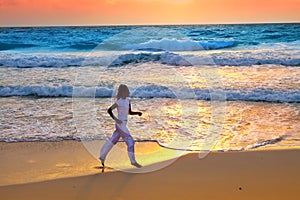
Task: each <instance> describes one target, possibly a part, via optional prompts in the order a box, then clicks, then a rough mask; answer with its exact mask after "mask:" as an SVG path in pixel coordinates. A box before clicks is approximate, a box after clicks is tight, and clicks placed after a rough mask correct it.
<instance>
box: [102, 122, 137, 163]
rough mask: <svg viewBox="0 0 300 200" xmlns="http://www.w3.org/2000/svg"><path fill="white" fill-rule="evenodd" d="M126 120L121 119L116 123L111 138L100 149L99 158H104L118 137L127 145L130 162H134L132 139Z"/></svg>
mask: <svg viewBox="0 0 300 200" xmlns="http://www.w3.org/2000/svg"><path fill="white" fill-rule="evenodd" d="M126 124H127V121H123V122H122V124H116V130H115V131H114V133H113V134H112V136H111V138H109V140H108V141H107V142H106V143H105V144H104V145H103V146H102V148H101V151H100V158H102V159H104V160H105V159H106V156H107V154H108V152H109V151H110V150H111V149H112V147H113V146H114V145H115V144H116V143H117V142H118V141H119V139H120V137H122V139H123V140H124V141H125V143H126V145H127V151H128V156H129V159H130V162H131V163H136V160H135V156H134V140H133V138H132V137H131V135H130V133H129V130H128V128H127V126H126Z"/></svg>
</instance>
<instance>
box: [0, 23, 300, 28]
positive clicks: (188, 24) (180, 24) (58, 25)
mask: <svg viewBox="0 0 300 200" xmlns="http://www.w3.org/2000/svg"><path fill="white" fill-rule="evenodd" d="M299 23H300V21H284V22H237V23H234V22H224V23H222V22H221V23H173V24H171V23H161V24H154V23H153V24H74V25H72V24H66V25H62V24H57V25H55V24H53V25H8V26H5V25H4V26H1V25H0V28H27V27H97V26H99V27H101V26H103V27H105V26H201V25H251V24H253V25H255V24H299Z"/></svg>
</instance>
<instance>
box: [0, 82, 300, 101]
mask: <svg viewBox="0 0 300 200" xmlns="http://www.w3.org/2000/svg"><path fill="white" fill-rule="evenodd" d="M132 90H133V91H134V92H133V93H132V94H131V96H132V97H136V98H178V99H197V100H211V93H212V92H214V91H213V90H208V89H204V90H203V89H194V90H193V89H190V88H168V87H166V86H159V85H148V86H140V87H137V88H133V89H132ZM224 92H225V93H226V99H227V100H228V101H236V100H242V101H266V102H300V90H275V89H253V90H250V89H244V90H243V89H239V90H231V89H225V90H224ZM113 94H114V88H111V87H83V86H80V87H73V86H68V85H63V86H40V85H33V86H0V96H1V97H9V96H37V97H72V96H73V95H75V96H78V97H96V98H105V97H112V96H113Z"/></svg>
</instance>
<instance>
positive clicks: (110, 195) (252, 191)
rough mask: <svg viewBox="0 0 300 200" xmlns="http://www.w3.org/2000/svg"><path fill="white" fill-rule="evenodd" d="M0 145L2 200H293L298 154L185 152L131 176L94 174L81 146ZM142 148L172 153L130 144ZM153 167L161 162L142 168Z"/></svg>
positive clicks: (93, 162)
mask: <svg viewBox="0 0 300 200" xmlns="http://www.w3.org/2000/svg"><path fill="white" fill-rule="evenodd" d="M119 145H122V144H119ZM0 147H1V155H0V157H1V160H2V162H1V163H0V170H1V179H0V183H1V186H0V198H1V199H5V200H6V199H7V200H8V199H9V200H12V199H31V200H32V199H65V200H68V199H183V198H188V199H264V200H265V199H298V198H299V196H300V192H299V185H300V173H299V169H300V160H299V156H300V151H299V150H296V149H294V150H268V151H266V150H264V151H258V150H257V151H248V152H215V153H210V154H208V155H207V156H206V157H205V158H203V159H199V156H198V154H197V153H189V154H187V155H184V156H182V157H180V158H179V159H177V160H176V161H175V162H174V163H172V164H171V165H169V166H167V167H165V168H163V169H160V170H157V171H154V172H150V173H140V174H134V173H126V172H122V171H115V170H106V171H105V173H101V169H99V162H98V161H97V160H96V159H95V158H94V157H93V156H91V155H90V154H89V152H88V151H87V150H86V149H85V148H84V146H83V145H82V143H81V142H75V141H64V142H31V143H29V142H27V143H1V144H0ZM145 149H148V150H149V151H150V149H151V151H153V149H159V150H162V151H160V152H164V153H161V154H162V155H165V157H163V156H162V159H166V158H167V157H169V158H171V157H172V156H174V155H175V154H176V152H174V150H168V149H163V148H162V147H159V146H158V145H157V144H156V143H154V142H143V143H137V144H136V151H137V152H139V151H140V152H141V151H145ZM154 160H155V159H154ZM158 160H159V159H158ZM141 162H142V163H147V161H143V160H142V161H141ZM165 162H168V161H165ZM157 164H161V161H160V162H156V163H153V164H149V165H147V166H146V167H151V165H157Z"/></svg>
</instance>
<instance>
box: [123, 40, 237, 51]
mask: <svg viewBox="0 0 300 200" xmlns="http://www.w3.org/2000/svg"><path fill="white" fill-rule="evenodd" d="M234 45H236V43H235V41H233V40H228V41H212V42H201V41H194V40H176V39H161V40H150V41H148V42H145V43H141V44H127V45H124V47H123V48H124V49H126V50H135V49H155V50H158V49H160V50H164V51H199V50H212V49H222V48H228V47H232V46H234Z"/></svg>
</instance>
